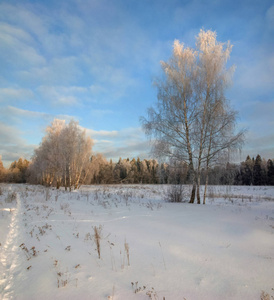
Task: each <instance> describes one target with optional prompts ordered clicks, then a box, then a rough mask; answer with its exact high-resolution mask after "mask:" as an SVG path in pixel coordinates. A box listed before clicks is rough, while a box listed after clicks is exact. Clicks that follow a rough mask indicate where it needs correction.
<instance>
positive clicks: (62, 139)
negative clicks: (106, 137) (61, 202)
mask: <svg viewBox="0 0 274 300" xmlns="http://www.w3.org/2000/svg"><path fill="white" fill-rule="evenodd" d="M91 148H92V140H91V138H90V137H87V136H86V133H85V130H82V129H81V128H80V126H79V125H78V123H77V122H75V121H73V120H72V121H70V123H69V124H66V123H65V121H63V120H58V119H55V120H54V121H53V122H52V124H51V126H48V127H47V129H46V135H45V137H44V138H43V140H42V143H41V144H40V146H39V147H38V148H37V149H36V150H35V153H34V156H33V159H32V163H31V166H30V171H31V174H32V178H34V181H37V182H38V183H41V184H45V185H50V186H56V187H57V188H59V187H60V186H64V187H65V188H66V189H67V188H69V189H70V190H71V189H72V188H75V189H76V188H78V187H79V185H81V184H82V183H83V182H84V181H85V178H86V177H87V176H88V173H89V171H90V168H89V167H90V157H91Z"/></svg>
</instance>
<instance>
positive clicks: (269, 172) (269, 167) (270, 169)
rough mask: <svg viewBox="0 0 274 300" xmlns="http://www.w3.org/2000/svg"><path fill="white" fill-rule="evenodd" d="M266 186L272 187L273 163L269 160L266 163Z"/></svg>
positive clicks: (273, 177) (273, 183)
mask: <svg viewBox="0 0 274 300" xmlns="http://www.w3.org/2000/svg"><path fill="white" fill-rule="evenodd" d="M267 184H268V185H274V163H273V160H271V159H269V160H268V161H267Z"/></svg>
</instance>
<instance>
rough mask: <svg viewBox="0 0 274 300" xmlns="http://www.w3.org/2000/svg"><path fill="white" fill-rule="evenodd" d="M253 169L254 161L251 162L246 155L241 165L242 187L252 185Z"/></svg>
mask: <svg viewBox="0 0 274 300" xmlns="http://www.w3.org/2000/svg"><path fill="white" fill-rule="evenodd" d="M253 169H254V159H253V160H251V158H250V156H249V155H248V156H247V158H246V160H245V162H243V163H242V164H241V177H242V184H243V185H251V184H253Z"/></svg>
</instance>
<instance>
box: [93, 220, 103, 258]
mask: <svg viewBox="0 0 274 300" xmlns="http://www.w3.org/2000/svg"><path fill="white" fill-rule="evenodd" d="M93 230H94V240H95V243H96V247H97V253H98V257H99V259H100V258H101V238H102V235H101V233H102V225H100V226H99V227H97V226H94V227H93Z"/></svg>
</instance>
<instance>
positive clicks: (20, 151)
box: [0, 122, 35, 167]
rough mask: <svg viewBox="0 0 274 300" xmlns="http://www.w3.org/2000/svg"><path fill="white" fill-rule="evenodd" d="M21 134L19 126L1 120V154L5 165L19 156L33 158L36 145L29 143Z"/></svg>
mask: <svg viewBox="0 0 274 300" xmlns="http://www.w3.org/2000/svg"><path fill="white" fill-rule="evenodd" d="M21 135H22V132H21V131H20V130H18V129H17V128H15V127H13V126H9V125H7V124H5V123H2V122H0V154H1V155H2V161H3V164H4V166H5V167H9V165H10V163H11V162H12V161H14V160H18V158H19V157H24V158H27V159H30V158H31V155H32V154H33V150H34V148H35V145H31V144H28V143H27V141H26V140H24V139H22V138H21Z"/></svg>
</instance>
